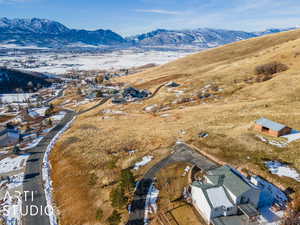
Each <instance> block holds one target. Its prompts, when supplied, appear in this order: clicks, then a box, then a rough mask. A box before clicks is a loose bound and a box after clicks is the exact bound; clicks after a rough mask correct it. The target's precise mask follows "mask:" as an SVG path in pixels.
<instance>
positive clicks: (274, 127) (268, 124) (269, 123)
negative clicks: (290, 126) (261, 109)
mask: <svg viewBox="0 0 300 225" xmlns="http://www.w3.org/2000/svg"><path fill="white" fill-rule="evenodd" d="M255 123H256V124H258V125H261V126H263V127H266V128H269V129H270V130H274V131H280V130H282V129H283V128H285V127H286V126H285V125H283V124H280V123H277V122H274V121H272V120H269V119H266V118H260V119H259V120H256V122H255Z"/></svg>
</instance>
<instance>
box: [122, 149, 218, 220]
mask: <svg viewBox="0 0 300 225" xmlns="http://www.w3.org/2000/svg"><path fill="white" fill-rule="evenodd" d="M175 162H188V163H191V164H193V165H196V166H197V167H199V168H200V169H202V170H209V169H211V168H214V167H216V166H217V164H215V163H214V162H212V161H210V160H209V159H207V158H206V157H204V156H203V155H201V154H199V153H197V152H196V151H194V150H193V149H192V148H190V147H189V146H187V145H185V144H177V145H176V146H175V147H174V153H173V154H171V155H169V156H168V157H167V158H165V159H163V160H161V161H160V162H158V163H157V164H156V165H154V166H153V167H152V168H151V169H150V170H148V172H147V173H146V174H145V175H144V177H143V179H142V180H141V181H140V182H139V184H138V187H137V190H136V191H135V193H134V198H133V201H132V204H131V213H130V215H129V220H128V222H127V225H144V216H145V202H146V197H147V194H148V191H149V188H150V186H151V184H152V183H153V180H154V177H155V175H156V174H157V173H158V172H159V171H160V170H161V169H162V168H164V167H166V166H167V165H170V164H172V163H175Z"/></svg>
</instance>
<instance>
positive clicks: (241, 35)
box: [0, 17, 295, 48]
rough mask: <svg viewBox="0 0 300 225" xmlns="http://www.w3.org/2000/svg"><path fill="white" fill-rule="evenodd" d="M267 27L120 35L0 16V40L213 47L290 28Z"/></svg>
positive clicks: (55, 45)
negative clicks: (258, 29) (245, 30)
mask: <svg viewBox="0 0 300 225" xmlns="http://www.w3.org/2000/svg"><path fill="white" fill-rule="evenodd" d="M292 29H295V28H286V29H269V30H266V31H262V32H244V31H232V30H224V29H210V28H199V29H190V30H166V29H158V30H154V31H151V32H149V33H145V34H140V35H136V36H133V37H127V38H124V37H122V36H121V35H119V34H117V33H115V32H113V31H111V30H103V29H99V30H94V31H88V30H83V29H81V30H78V29H70V28H68V27H66V26H65V25H63V24H61V23H59V22H56V21H51V20H47V19H39V18H32V19H8V18H6V17H4V18H1V19H0V44H13V45H19V46H37V47H48V48H62V47H68V46H76V45H78V46H84V45H91V46H102V45H105V46H120V45H121V46H122V45H126V46H169V45H193V46H198V47H201V48H209V47H216V46H220V45H224V44H228V43H232V42H235V41H239V40H245V39H249V38H253V37H258V36H262V35H265V34H272V33H278V32H282V31H287V30H292Z"/></svg>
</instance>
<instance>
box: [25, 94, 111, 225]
mask: <svg viewBox="0 0 300 225" xmlns="http://www.w3.org/2000/svg"><path fill="white" fill-rule="evenodd" d="M61 95H62V92H61V93H60V94H59V95H58V96H56V97H59V96H61ZM52 100H53V99H52ZM108 100H109V98H105V99H103V100H101V101H100V102H99V103H98V104H96V105H94V106H93V107H91V108H89V109H87V110H84V111H81V112H78V113H77V114H76V113H75V112H73V111H71V110H65V111H66V112H67V113H66V115H65V117H64V118H63V119H62V121H61V122H60V123H59V124H58V125H57V126H56V127H55V128H53V129H52V130H51V131H50V132H49V133H48V134H47V135H46V136H45V137H44V138H43V139H42V141H41V142H40V143H39V144H38V145H37V146H36V147H34V148H32V149H30V150H28V151H27V152H28V153H30V157H29V158H28V160H27V164H26V169H25V178H24V183H23V190H24V193H26V192H27V193H28V194H27V198H26V196H25V194H23V205H22V207H23V213H24V214H25V212H27V210H30V207H31V208H35V206H37V207H39V208H41V207H42V209H43V210H44V209H45V208H46V206H47V202H46V196H45V192H44V186H43V179H42V166H43V158H44V154H45V151H46V150H47V147H48V145H49V144H50V142H51V140H52V139H53V138H54V136H55V135H56V134H57V133H58V132H59V131H60V130H61V129H62V128H63V127H65V126H66V124H67V123H68V122H69V121H71V120H72V119H73V118H74V116H75V115H81V114H83V113H86V112H88V111H91V110H93V109H95V108H96V107H98V106H100V105H102V104H104V103H105V102H107V101H108ZM32 196H33V198H32ZM32 199H33V200H32ZM39 212H41V210H39ZM22 219H23V224H24V225H50V221H49V217H48V216H47V215H46V214H45V213H42V215H41V213H39V214H38V215H34V216H32V215H29V214H28V213H26V216H23V218H22Z"/></svg>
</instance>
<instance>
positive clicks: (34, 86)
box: [0, 67, 56, 94]
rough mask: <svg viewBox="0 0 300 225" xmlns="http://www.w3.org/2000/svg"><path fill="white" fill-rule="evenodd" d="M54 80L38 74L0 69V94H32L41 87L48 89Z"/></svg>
mask: <svg viewBox="0 0 300 225" xmlns="http://www.w3.org/2000/svg"><path fill="white" fill-rule="evenodd" d="M55 80H56V78H49V77H48V76H46V75H43V74H40V73H31V72H25V71H19V70H14V69H7V68H3V67H2V68H1V67H0V94H6V93H16V92H17V91H19V92H30V91H31V92H34V91H36V90H38V89H40V88H42V87H49V86H50V85H51V84H52V82H54V81H55Z"/></svg>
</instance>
